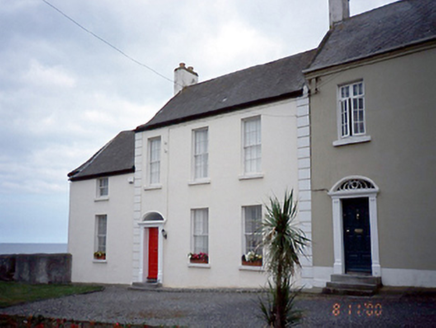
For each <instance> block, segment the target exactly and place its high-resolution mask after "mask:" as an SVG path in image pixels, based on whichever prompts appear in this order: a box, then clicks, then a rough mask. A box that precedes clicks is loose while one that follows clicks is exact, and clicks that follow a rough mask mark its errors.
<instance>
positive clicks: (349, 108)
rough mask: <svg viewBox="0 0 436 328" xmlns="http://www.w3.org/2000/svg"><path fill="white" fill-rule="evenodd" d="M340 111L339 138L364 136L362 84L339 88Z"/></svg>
mask: <svg viewBox="0 0 436 328" xmlns="http://www.w3.org/2000/svg"><path fill="white" fill-rule="evenodd" d="M339 96H340V99H339V103H340V110H341V137H342V138H344V137H349V136H358V135H363V134H365V103H364V99H365V93H364V88H363V82H358V83H354V84H348V85H344V86H341V87H340V88H339Z"/></svg>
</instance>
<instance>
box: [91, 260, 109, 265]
mask: <svg viewBox="0 0 436 328" xmlns="http://www.w3.org/2000/svg"><path fill="white" fill-rule="evenodd" d="M92 262H93V263H103V264H105V263H107V260H97V259H93V260H92Z"/></svg>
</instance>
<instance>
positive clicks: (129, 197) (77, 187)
mask: <svg viewBox="0 0 436 328" xmlns="http://www.w3.org/2000/svg"><path fill="white" fill-rule="evenodd" d="M129 178H133V174H124V175H117V176H111V177H109V197H108V199H106V200H96V185H97V182H96V179H91V180H83V181H75V182H71V183H70V219H69V227H68V252H69V253H71V254H72V255H73V264H72V281H73V282H99V283H117V284H130V283H131V267H132V243H133V229H132V217H133V192H134V185H133V184H130V183H129V181H128V179H129ZM103 214H106V215H107V239H106V261H96V260H94V256H93V254H94V242H95V229H96V226H95V225H96V223H95V222H96V219H95V216H96V215H103Z"/></svg>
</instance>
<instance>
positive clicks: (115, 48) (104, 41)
mask: <svg viewBox="0 0 436 328" xmlns="http://www.w3.org/2000/svg"><path fill="white" fill-rule="evenodd" d="M41 1H42V2H44V3H45V4H46V5H48V6H50V7H51V8H53V9H54V10H56V11H57V12H58V13H60V14H61V15H62V16H64V17H65V18H67V19H68V20H70V21H71V22H73V23H74V24H76V25H77V26H78V27H80V28H81V29H82V30H84V31H85V32H87V33H89V34H91V35H92V36H93V37H95V38H96V39H98V40H100V41H101V42H103V43H105V44H106V45H107V46H109V47H111V48H112V49H114V50H115V51H118V52H119V53H120V54H122V55H123V56H124V57H126V58H128V59H130V60H131V61H132V62H134V63H136V64H138V65H140V66H142V67H145V68H146V69H148V70H150V71H152V72H153V73H155V74H157V75H159V76H160V77H162V78H164V79H165V80H167V81H170V82H171V83H174V81H173V80H171V79H169V78H167V77H166V76H165V75H162V74H160V73H159V72H157V71H156V70H154V69H152V68H151V67H149V66H147V65H145V64H143V63H141V62H140V61H137V60H136V59H135V58H133V57H130V56H129V55H128V54H126V53H125V52H124V51H122V50H120V49H119V48H117V47H115V46H114V45H112V44H111V43H109V42H108V41H106V40H105V39H103V38H101V37H99V36H98V35H97V34H95V33H94V32H92V31H90V30H88V29H87V28H86V27H84V26H83V25H81V24H79V23H78V22H76V21H75V20H74V19H72V18H71V17H70V16H68V15H67V14H65V13H64V12H62V11H61V10H60V9H58V8H56V7H55V6H53V5H52V4H51V3H50V2H48V1H46V0H41Z"/></svg>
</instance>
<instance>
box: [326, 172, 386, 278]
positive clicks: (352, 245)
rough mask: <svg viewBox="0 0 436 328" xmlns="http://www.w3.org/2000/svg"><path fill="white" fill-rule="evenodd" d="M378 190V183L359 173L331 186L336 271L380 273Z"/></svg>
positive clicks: (334, 268) (375, 274)
mask: <svg viewBox="0 0 436 328" xmlns="http://www.w3.org/2000/svg"><path fill="white" fill-rule="evenodd" d="M378 192H379V188H378V187H377V185H376V184H375V183H374V182H373V181H372V180H370V179H368V178H366V177H362V176H349V177H345V178H343V179H341V180H339V181H338V182H337V183H336V184H335V185H334V186H333V187H332V188H331V189H330V192H329V195H330V196H331V198H332V210H333V239H334V257H335V262H334V265H333V272H334V273H335V274H344V273H352V272H357V273H367V274H371V275H373V276H376V277H380V276H381V269H380V257H379V240H378V225H377V194H378Z"/></svg>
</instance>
